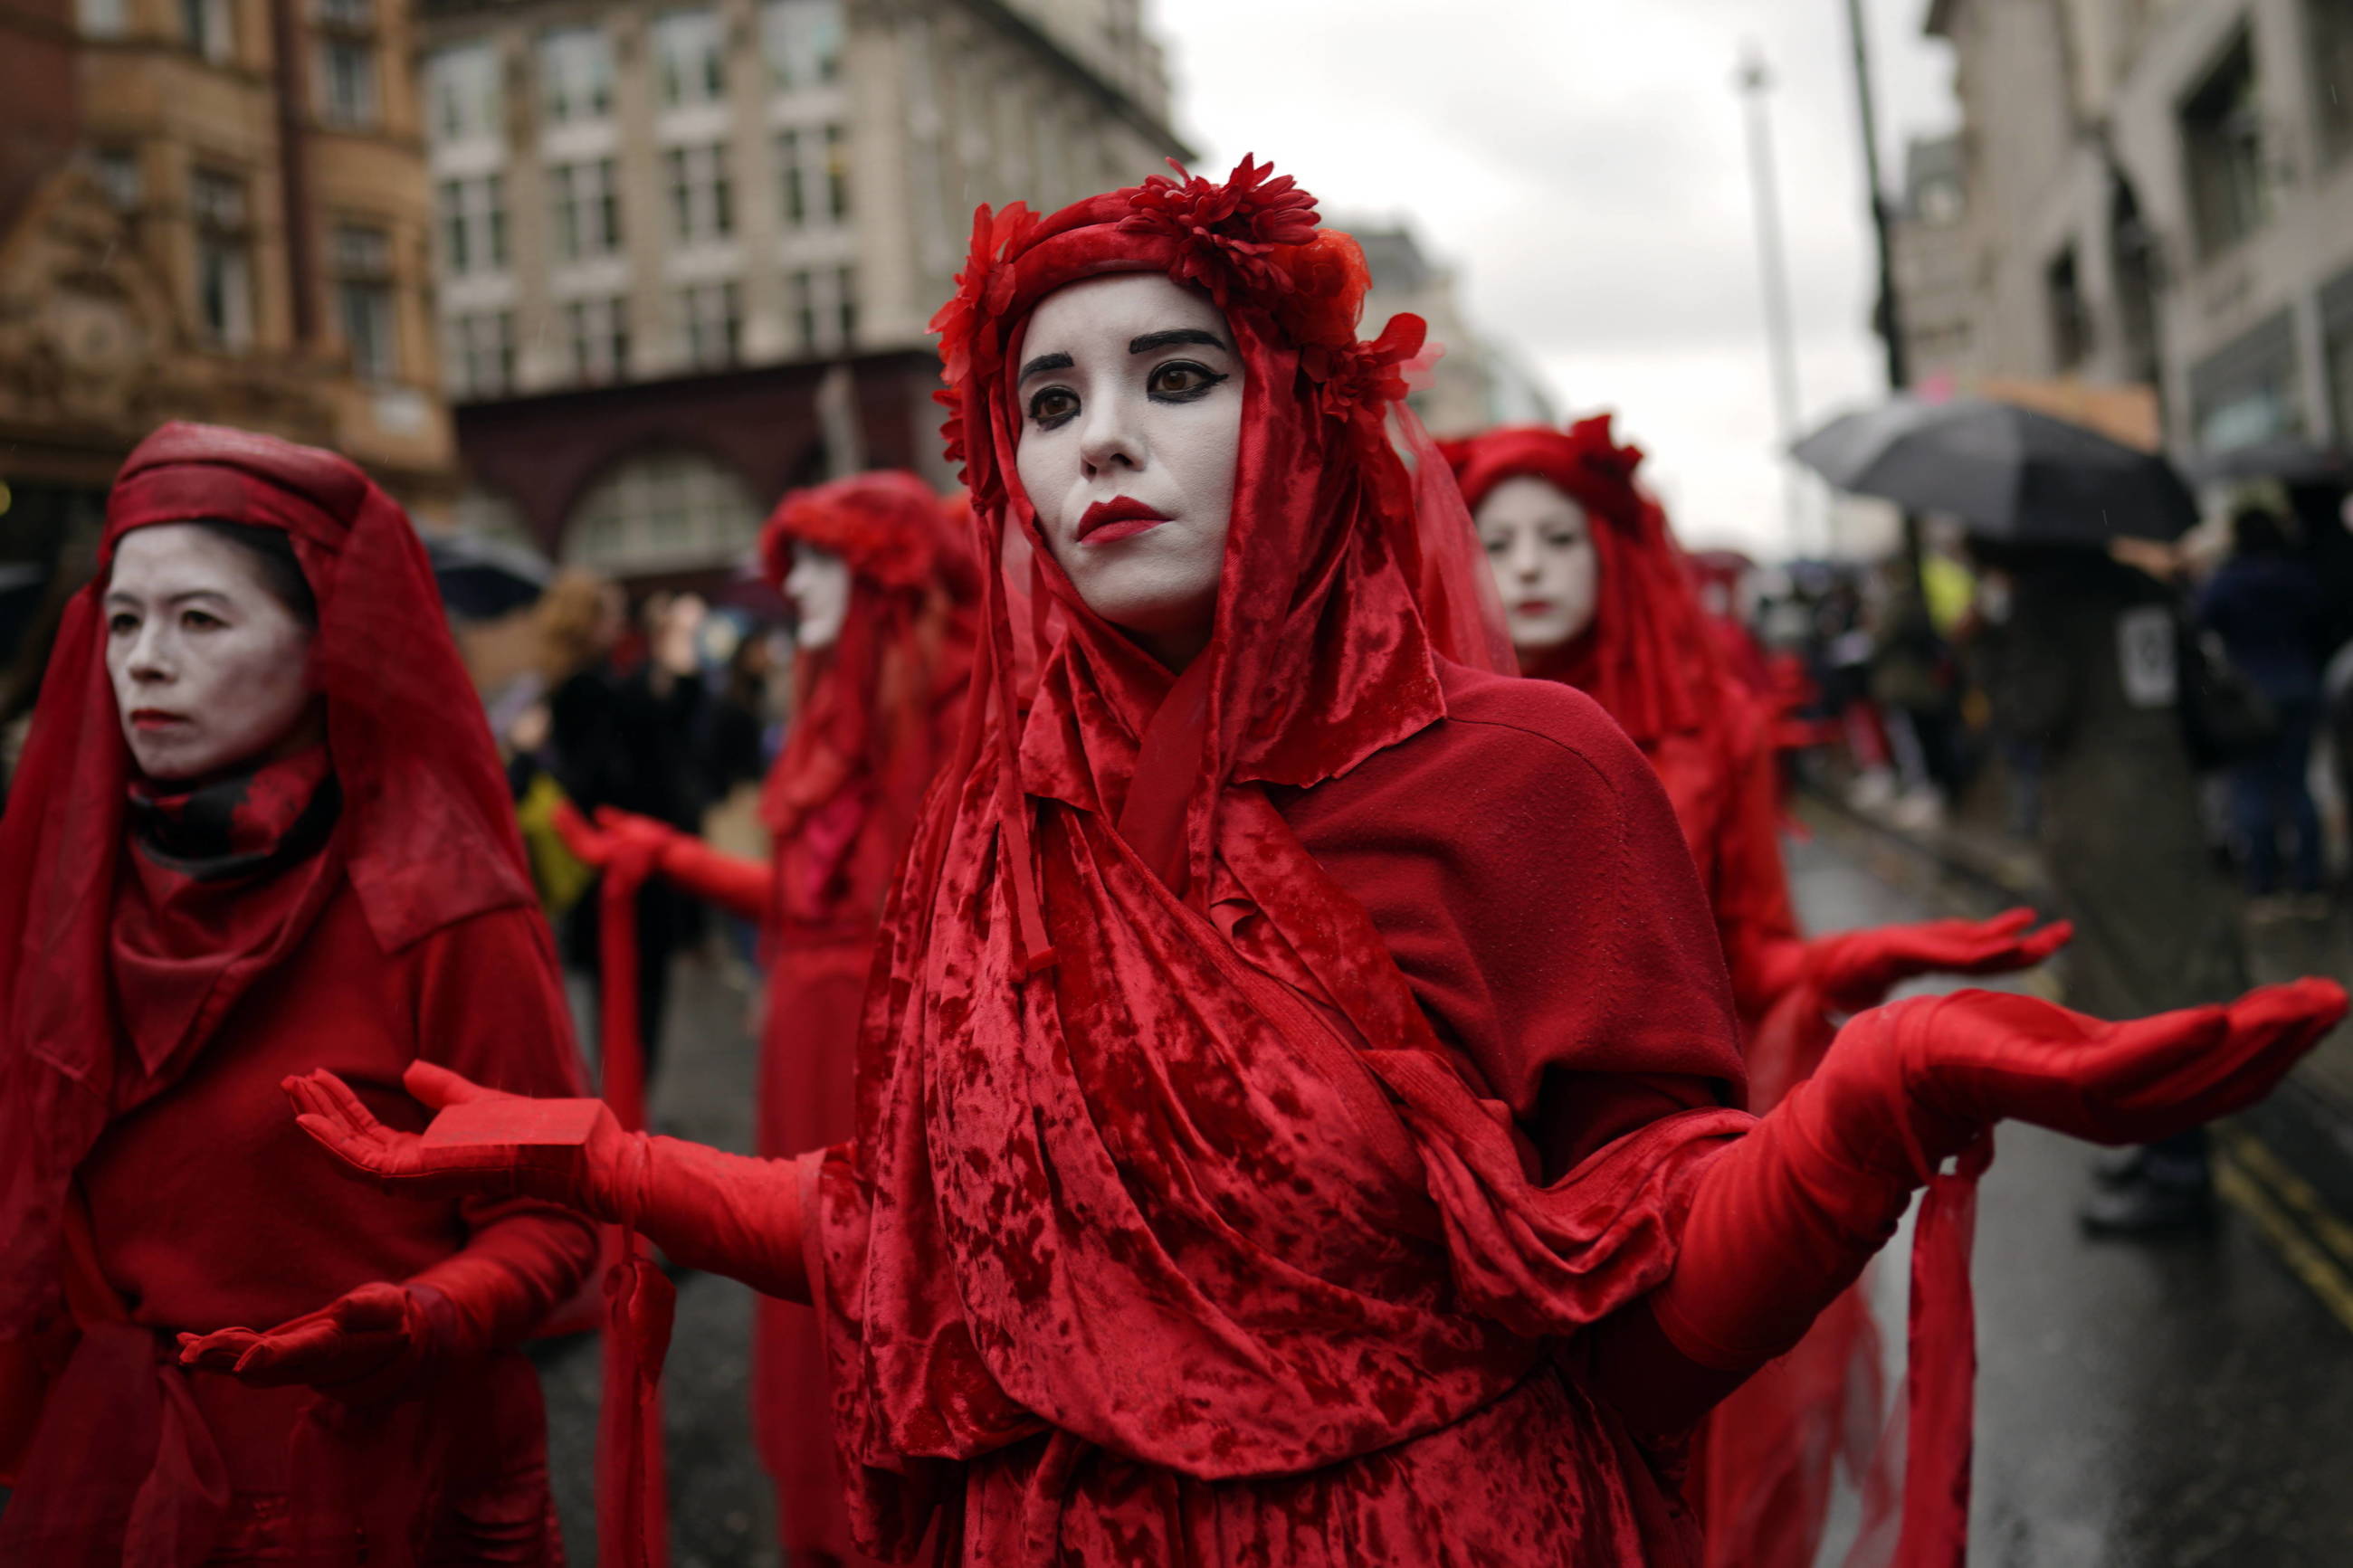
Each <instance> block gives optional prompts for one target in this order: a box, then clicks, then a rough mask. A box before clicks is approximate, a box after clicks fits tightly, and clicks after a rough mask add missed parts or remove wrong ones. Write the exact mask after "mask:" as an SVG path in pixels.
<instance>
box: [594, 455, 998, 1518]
mask: <svg viewBox="0 0 2353 1568" xmlns="http://www.w3.org/2000/svg"><path fill="white" fill-rule="evenodd" d="M761 556H762V560H763V562H764V563H765V566H766V569H767V573H768V576H769V580H770V581H771V582H773V583H776V584H778V585H779V586H780V587H781V588H782V590H783V591H784V593H785V594H786V596H787V597H788V598H790V599H791V600H792V601H793V603H794V605H795V607H796V609H797V612H798V615H799V617H800V625H799V634H798V643H799V647H798V650H797V654H796V657H795V660H794V665H793V683H794V687H795V702H794V706H793V715H794V716H793V721H792V728H791V730H790V731H789V732H788V733H787V735H786V741H785V748H784V751H783V752H782V754H781V755H779V756H778V757H777V759H776V765H775V767H774V768H773V769H771V770H770V772H769V773H768V778H767V783H766V785H765V789H764V790H763V792H762V796H761V808H762V816H764V817H765V819H766V822H767V825H768V827H769V830H770V832H771V833H772V834H773V836H774V838H773V844H774V853H773V856H772V858H771V859H770V860H769V861H768V862H766V863H762V862H758V861H750V860H743V859H738V858H735V857H733V856H729V855H724V854H722V853H720V852H719V851H717V850H715V849H712V848H711V847H709V846H707V845H705V844H704V843H703V842H702V840H700V839H698V838H695V837H691V836H689V835H686V834H681V833H679V832H677V831H676V830H674V829H672V828H670V827H669V826H666V825H664V824H661V823H659V822H655V821H653V820H652V819H651V818H649V817H643V816H631V815H628V814H627V813H621V812H613V811H608V812H604V813H600V814H599V816H598V825H597V826H596V828H594V829H587V828H585V827H584V826H583V825H581V824H580V823H579V822H578V819H577V818H572V819H570V822H569V825H568V832H567V837H568V838H569V839H570V841H571V843H572V844H573V847H575V850H576V851H577V852H578V853H580V854H581V855H582V857H583V858H586V859H587V860H589V861H590V862H591V863H593V864H596V865H604V864H607V863H608V862H609V861H610V860H611V858H613V857H614V856H615V855H616V854H627V853H633V852H634V853H638V854H641V855H643V856H645V857H646V858H648V859H649V862H650V865H651V868H652V869H654V870H656V871H658V872H659V873H660V874H661V875H663V876H666V877H668V878H670V879H671V880H672V881H674V882H676V883H677V884H678V885H679V886H680V887H681V888H683V889H686V890H687V891H688V892H691V893H693V894H695V895H697V896H698V897H702V898H705V899H709V900H712V901H714V902H716V903H718V904H720V905H722V906H723V907H724V908H727V909H729V910H733V911H734V912H735V913H737V914H738V915H740V916H742V918H744V919H745V920H749V921H758V922H759V923H760V926H761V930H762V933H763V945H764V947H765V950H766V952H767V955H768V963H769V968H768V989H767V997H766V1005H765V1020H764V1023H763V1025H762V1029H761V1038H760V1090H759V1152H761V1153H762V1154H765V1155H768V1156H771V1157H782V1156H785V1155H788V1154H797V1153H799V1152H802V1151H804V1150H807V1149H820V1148H823V1147H825V1146H827V1145H828V1144H831V1143H838V1142H841V1141H843V1140H845V1139H847V1138H849V1137H850V1136H852V1135H853V1134H854V1133H855V1132H856V1131H857V1126H856V1121H855V1110H856V1098H857V1097H856V1092H855V1090H856V1079H855V1069H856V1065H857V1059H858V1018H859V1008H860V1003H861V1001H862V1000H863V998H864V996H865V994H866V976H867V972H868V970H870V969H871V967H872V966H873V957H874V937H875V932H876V931H877V929H878V928H879V926H880V924H881V918H882V900H883V895H884V894H885V893H886V892H887V891H888V890H889V888H890V885H891V879H892V875H893V874H894V873H895V872H896V871H897V869H898V868H899V862H900V860H901V859H902V858H903V856H904V854H905V852H906V847H907V839H908V837H909V836H910V835H911V834H912V833H913V831H914V826H915V820H916V816H917V814H918V812H919V810H920V808H921V806H922V805H923V791H924V790H925V788H926V787H927V786H928V785H929V784H931V781H932V775H933V774H934V773H936V772H937V771H938V768H939V764H940V763H942V762H943V761H944V760H945V758H946V755H947V753H948V751H949V749H950V746H951V744H952V743H953V742H954V740H955V718H956V715H957V713H958V711H959V710H960V709H961V706H962V699H963V696H964V689H965V683H966V680H967V679H968V678H969V675H970V671H971V666H972V616H971V608H970V606H971V602H972V599H973V589H974V586H975V584H974V580H973V572H972V563H971V554H970V552H969V549H968V548H967V546H966V545H965V542H964V540H963V538H962V537H961V536H960V535H959V534H957V533H955V532H952V531H951V525H950V523H949V521H948V514H947V512H946V511H945V510H943V507H942V504H941V502H940V500H939V499H938V498H937V497H935V496H934V495H933V494H932V492H931V490H930V489H929V488H928V487H926V486H925V485H924V484H923V481H922V480H921V479H916V478H915V477H914V476H913V474H902V473H874V474H860V475H857V476H855V477H853V478H850V479H837V480H835V481H833V482H832V483H830V484H825V485H819V486H818V487H816V488H815V489H806V490H796V491H794V492H793V493H792V494H790V495H787V496H786V498H785V499H784V501H783V503H782V504H780V505H779V506H778V507H777V508H776V512H775V514H774V515H773V516H772V517H770V518H769V520H768V524H767V528H766V530H765V531H764V533H763V535H762V539H761ZM752 1369H753V1370H752V1390H753V1421H754V1429H755V1431H756V1433H757V1435H758V1437H759V1441H760V1452H761V1457H762V1458H763V1460H764V1461H765V1464H766V1466H767V1468H768V1473H769V1474H770V1475H771V1476H772V1477H773V1478H775V1480H776V1508H777V1515H778V1523H779V1526H780V1532H781V1535H782V1537H783V1542H784V1546H785V1549H786V1551H787V1552H791V1553H792V1560H793V1561H794V1562H795V1563H827V1562H835V1561H844V1560H850V1559H853V1558H854V1557H855V1556H856V1549H855V1547H854V1545H853V1544H852V1542H851V1541H850V1533H849V1516H848V1515H847V1513H846V1512H845V1511H844V1510H843V1506H842V1491H841V1482H840V1478H839V1470H838V1468H837V1467H836V1465H835V1462H834V1454H835V1449H836V1446H835V1441H834V1436H833V1425H832V1422H831V1421H830V1420H829V1419H828V1418H827V1412H828V1402H827V1396H826V1371H825V1347H824V1343H823V1341H822V1340H821V1339H820V1338H819V1335H818V1322H817V1319H816V1316H815V1315H814V1314H813V1313H811V1312H810V1310H808V1309H807V1307H806V1306H799V1305H795V1304H792V1303H789V1302H786V1301H780V1300H775V1299H773V1298H769V1297H763V1298H762V1299H761V1301H760V1303H759V1316H758V1321H757V1324H756V1327H755V1331H754V1340H753V1357H752Z"/></svg>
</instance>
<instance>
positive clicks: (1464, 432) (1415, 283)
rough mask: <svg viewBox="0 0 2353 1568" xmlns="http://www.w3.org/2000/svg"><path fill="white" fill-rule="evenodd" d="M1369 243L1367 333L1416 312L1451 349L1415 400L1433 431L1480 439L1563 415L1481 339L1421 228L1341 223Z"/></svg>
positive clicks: (1522, 373)
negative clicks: (1424, 244)
mask: <svg viewBox="0 0 2353 1568" xmlns="http://www.w3.org/2000/svg"><path fill="white" fill-rule="evenodd" d="M1334 226H1335V227H1338V228H1343V229H1345V230H1346V231H1347V232H1348V233H1350V234H1351V235H1354V236H1355V237H1356V243H1357V244H1358V245H1360V246H1362V247H1364V251H1365V268H1366V271H1368V272H1369V273H1371V274H1372V287H1371V289H1370V290H1369V291H1368V292H1367V293H1366V297H1365V319H1364V323H1363V327H1362V329H1361V330H1362V331H1363V332H1364V333H1365V335H1366V336H1367V337H1370V336H1372V335H1373V334H1375V333H1377V332H1378V331H1380V330H1381V328H1382V327H1383V326H1385V325H1386V324H1387V323H1388V319H1389V318H1390V317H1391V316H1394V315H1397V314H1398V313H1400V312H1403V311H1411V312H1412V313H1413V314H1415V315H1417V316H1419V317H1420V318H1421V319H1422V320H1423V321H1427V322H1429V323H1430V340H1429V341H1430V342H1432V343H1434V344H1438V345H1440V346H1441V347H1443V348H1444V349H1445V351H1446V352H1445V353H1444V354H1443V355H1442V356H1440V359H1439V361H1438V363H1437V365H1436V367H1435V368H1434V369H1433V370H1432V372H1431V374H1430V384H1429V385H1428V386H1426V387H1423V388H1421V389H1420V390H1419V391H1416V392H1413V393H1410V394H1409V395H1408V396H1407V401H1408V402H1409V403H1410V404H1412V405H1413V409H1414V412H1415V413H1416V414H1418V415H1419V416H1421V422H1422V423H1423V424H1424V425H1426V426H1429V427H1430V433H1431V434H1432V435H1435V436H1440V437H1452V436H1473V435H1476V434H1478V433H1479V432H1480V431H1482V430H1488V429H1492V428H1493V427H1494V426H1498V425H1551V424H1555V423H1557V421H1558V416H1557V415H1556V412H1555V411H1554V409H1553V407H1552V404H1551V402H1550V400H1549V399H1548V398H1547V397H1546V395H1545V392H1544V389H1543V388H1542V387H1541V386H1540V385H1539V384H1537V382H1536V380H1535V377H1534V376H1533V375H1531V374H1528V373H1527V372H1526V371H1525V370H1524V369H1522V368H1521V366H1520V365H1519V363H1517V362H1516V361H1514V360H1513V359H1512V358H1511V356H1510V355H1509V354H1507V353H1505V352H1504V350H1502V349H1501V348H1498V347H1497V346H1496V345H1494V344H1493V343H1492V342H1488V341H1486V340H1485V339H1483V338H1482V337H1480V336H1479V334H1478V333H1477V332H1476V331H1473V330H1472V326H1471V323H1470V322H1469V321H1467V320H1465V319H1464V317H1463V315H1462V310H1461V304H1460V302H1459V301H1458V300H1457V299H1456V297H1455V289H1454V274H1453V272H1452V271H1451V269H1450V268H1445V267H1443V266H1440V264H1439V263H1437V262H1435V261H1433V260H1432V259H1431V258H1430V257H1429V256H1428V255H1427V254H1426V253H1425V252H1424V251H1423V250H1422V248H1421V244H1420V241H1419V240H1418V239H1416V238H1415V237H1414V235H1413V231H1412V230H1410V229H1409V228H1406V227H1404V226H1401V225H1399V224H1397V223H1395V222H1384V221H1379V220H1369V219H1368V220H1359V221H1354V222H1352V221H1350V220H1349V219H1347V218H1345V217H1341V218H1337V219H1335V220H1334Z"/></svg>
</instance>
